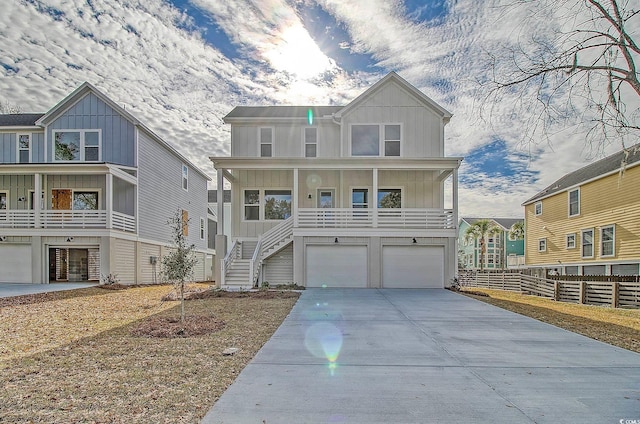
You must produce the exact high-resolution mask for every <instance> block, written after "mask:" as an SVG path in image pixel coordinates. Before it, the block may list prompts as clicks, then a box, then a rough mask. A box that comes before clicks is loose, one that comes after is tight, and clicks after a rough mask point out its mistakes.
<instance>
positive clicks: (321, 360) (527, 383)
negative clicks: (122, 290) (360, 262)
mask: <svg viewBox="0 0 640 424" xmlns="http://www.w3.org/2000/svg"><path fill="white" fill-rule="evenodd" d="M265 319H268V317H265ZM621 420H638V421H636V422H640V355H638V354H636V353H633V352H630V351H627V350H624V349H620V348H616V347H613V346H610V345H607V344H604V343H601V342H598V341H595V340H592V339H589V338H587V337H583V336H580V335H577V334H575V333H571V332H569V331H565V330H562V329H559V328H557V327H554V326H551V325H548V324H544V323H541V322H539V321H536V320H534V319H531V318H527V317H524V316H521V315H517V314H514V313H511V312H508V311H504V310H502V309H499V308H496V307H493V306H490V305H488V304H485V303H482V302H479V301H476V300H473V299H470V298H467V297H465V296H462V295H458V294H456V293H452V292H449V291H446V290H374V289H370V290H366V289H360V290H348V289H344V290H341V289H310V290H306V291H305V292H304V293H303V294H302V296H301V298H300V300H299V301H298V303H297V304H296V306H295V307H294V309H293V310H292V312H291V314H290V315H289V317H287V318H286V319H285V321H284V322H283V324H282V326H280V328H279V329H278V330H277V331H276V333H275V334H274V335H273V337H272V338H271V339H270V340H269V341H268V342H267V343H266V344H265V346H264V347H263V348H262V349H261V350H260V352H259V353H258V354H257V355H256V357H255V358H254V359H253V361H251V362H250V363H249V365H248V366H247V367H246V368H245V369H244V370H243V371H242V373H241V374H240V375H239V377H238V379H237V380H236V382H235V383H234V384H233V385H232V386H231V387H229V389H228V390H227V391H226V392H225V393H224V395H223V396H222V397H221V398H220V399H219V400H218V402H217V403H216V404H215V405H214V407H213V408H212V409H211V410H210V411H209V413H208V414H207V415H206V417H205V418H204V420H203V423H206V424H209V423H226V424H229V423H266V424H277V423H445V422H446V423H509V424H513V423H533V422H536V423H554V424H557V423H582V424H584V423H598V424H601V423H619V422H621ZM630 422H631V421H630Z"/></svg>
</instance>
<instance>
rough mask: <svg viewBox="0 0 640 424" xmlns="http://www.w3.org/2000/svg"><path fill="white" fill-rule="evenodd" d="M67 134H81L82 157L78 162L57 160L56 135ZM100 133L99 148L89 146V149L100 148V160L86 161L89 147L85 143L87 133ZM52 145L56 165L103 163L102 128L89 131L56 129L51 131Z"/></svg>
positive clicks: (52, 156)
mask: <svg viewBox="0 0 640 424" xmlns="http://www.w3.org/2000/svg"><path fill="white" fill-rule="evenodd" d="M65 132H77V133H80V157H79V158H78V160H75V159H73V160H64V159H56V134H57V133H65ZM94 132H95V133H98V145H97V146H88V147H97V148H98V159H97V160H91V161H88V160H86V159H85V157H86V148H87V145H86V143H85V134H86V133H94ZM51 143H53V144H52V153H51V158H52V160H53V162H54V163H75V162H89V163H97V162H102V129H101V128H87V129H77V128H75V129H74V128H68V129H54V130H51Z"/></svg>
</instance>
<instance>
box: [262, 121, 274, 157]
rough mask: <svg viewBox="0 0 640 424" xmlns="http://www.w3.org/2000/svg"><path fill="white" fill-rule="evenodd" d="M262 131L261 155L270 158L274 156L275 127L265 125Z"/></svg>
mask: <svg viewBox="0 0 640 424" xmlns="http://www.w3.org/2000/svg"><path fill="white" fill-rule="evenodd" d="M259 132H260V157H263V158H270V157H271V156H273V128H271V127H263V128H260V129H259Z"/></svg>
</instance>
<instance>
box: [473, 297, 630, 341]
mask: <svg viewBox="0 0 640 424" xmlns="http://www.w3.org/2000/svg"><path fill="white" fill-rule="evenodd" d="M469 290H470V291H474V292H480V293H485V294H488V295H489V296H488V297H483V296H476V295H473V294H472V293H469V292H467V293H465V291H467V289H464V291H462V293H464V294H467V295H469V296H472V297H474V298H476V299H478V300H481V301H483V302H486V303H490V304H492V305H495V306H498V307H500V308H503V309H507V310H509V311H513V312H516V313H519V314H521V315H526V316H529V317H532V318H535V319H537V320H540V321H543V322H546V323H549V324H552V325H555V326H557V327H560V328H564V329H566V330H569V331H573V332H575V333H579V334H582V335H585V336H587V337H591V338H593V339H596V340H600V341H603V342H605V343H609V344H612V345H614V346H619V347H622V348H624V349H629V350H632V351H634V352H638V353H640V310H638V309H620V308H617V309H614V308H609V307H603V306H593V305H578V304H575V303H565V302H555V301H553V300H550V299H545V298H542V297H538V296H528V295H523V294H520V293H515V292H508V291H501V290H488V289H479V288H475V287H474V288H473V289H469Z"/></svg>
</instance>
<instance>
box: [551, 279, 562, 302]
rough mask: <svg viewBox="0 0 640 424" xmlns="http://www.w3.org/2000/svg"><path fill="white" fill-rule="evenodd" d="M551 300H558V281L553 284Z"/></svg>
mask: <svg viewBox="0 0 640 424" xmlns="http://www.w3.org/2000/svg"><path fill="white" fill-rule="evenodd" d="M553 300H555V301H556V302H557V301H558V300H560V281H554V282H553Z"/></svg>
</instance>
